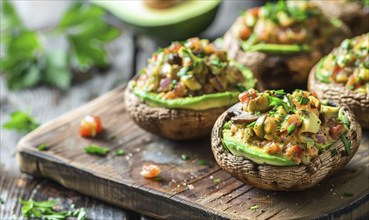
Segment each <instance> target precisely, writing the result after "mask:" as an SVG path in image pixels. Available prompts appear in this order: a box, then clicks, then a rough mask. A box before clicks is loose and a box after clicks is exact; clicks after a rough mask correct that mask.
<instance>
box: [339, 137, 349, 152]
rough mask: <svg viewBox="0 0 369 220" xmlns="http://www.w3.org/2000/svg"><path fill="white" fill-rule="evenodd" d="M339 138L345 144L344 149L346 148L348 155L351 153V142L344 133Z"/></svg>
mask: <svg viewBox="0 0 369 220" xmlns="http://www.w3.org/2000/svg"><path fill="white" fill-rule="evenodd" d="M341 140H342V142H343V143H344V144H345V149H346V153H347V155H349V156H350V155H351V142H350V141H349V140H348V139H347V138H346V137H345V135H342V136H341Z"/></svg>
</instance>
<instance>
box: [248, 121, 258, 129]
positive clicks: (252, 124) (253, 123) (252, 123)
mask: <svg viewBox="0 0 369 220" xmlns="http://www.w3.org/2000/svg"><path fill="white" fill-rule="evenodd" d="M255 124H256V121H254V122H251V123H250V124H248V125H247V127H248V128H253V127H254V125H255Z"/></svg>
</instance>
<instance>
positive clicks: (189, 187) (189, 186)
mask: <svg viewBox="0 0 369 220" xmlns="http://www.w3.org/2000/svg"><path fill="white" fill-rule="evenodd" d="M187 187H188V189H189V190H192V189H194V188H195V187H194V186H193V185H192V184H190V185H187Z"/></svg>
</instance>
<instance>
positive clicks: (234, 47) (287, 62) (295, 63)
mask: <svg viewBox="0 0 369 220" xmlns="http://www.w3.org/2000/svg"><path fill="white" fill-rule="evenodd" d="M236 22H237V21H236ZM348 35H349V30H348V28H347V27H346V26H344V25H342V27H341V29H340V33H339V34H336V35H334V37H333V38H332V39H331V42H327V43H326V44H325V46H324V47H323V48H319V50H312V51H311V52H302V53H297V54H268V53H264V52H258V51H249V52H245V51H243V50H242V48H241V40H240V39H239V38H238V37H237V36H235V35H234V34H233V33H232V31H231V29H230V30H228V31H227V33H226V34H225V35H224V42H223V48H224V49H225V50H226V51H227V52H228V56H229V57H231V58H232V59H234V60H236V61H238V62H239V63H241V64H244V65H246V66H247V67H249V68H250V69H251V71H252V72H253V73H254V76H255V78H256V79H257V81H258V83H259V85H260V87H262V88H263V89H281V88H283V89H287V88H305V87H306V81H307V78H308V75H309V72H310V70H311V68H313V66H314V65H315V64H316V63H317V62H318V61H319V60H320V59H321V58H322V57H323V56H324V55H326V54H327V53H329V52H330V50H331V49H333V48H334V47H335V46H337V45H339V44H340V43H341V41H342V40H344V39H345V38H347V37H348Z"/></svg>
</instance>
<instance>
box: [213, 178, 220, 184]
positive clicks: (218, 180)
mask: <svg viewBox="0 0 369 220" xmlns="http://www.w3.org/2000/svg"><path fill="white" fill-rule="evenodd" d="M213 182H214V183H221V182H222V179H220V178H216V179H214V180H213Z"/></svg>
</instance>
